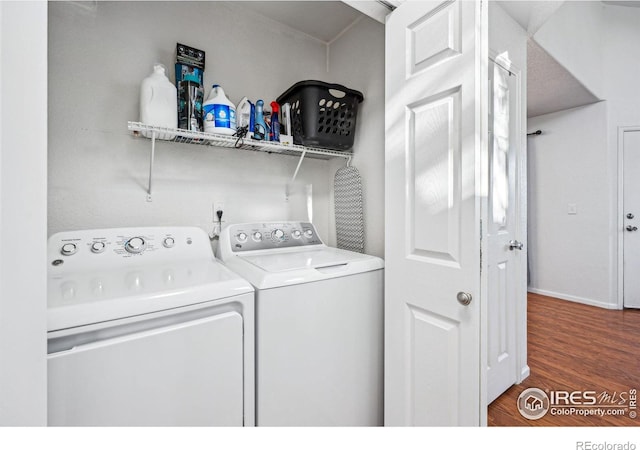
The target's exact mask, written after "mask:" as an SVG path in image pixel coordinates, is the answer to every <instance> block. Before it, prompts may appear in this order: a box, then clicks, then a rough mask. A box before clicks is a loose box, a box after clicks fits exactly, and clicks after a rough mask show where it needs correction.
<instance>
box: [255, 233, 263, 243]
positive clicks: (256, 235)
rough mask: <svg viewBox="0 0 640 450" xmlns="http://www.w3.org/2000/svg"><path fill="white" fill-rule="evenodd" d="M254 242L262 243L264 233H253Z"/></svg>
mask: <svg viewBox="0 0 640 450" xmlns="http://www.w3.org/2000/svg"><path fill="white" fill-rule="evenodd" d="M253 240H254V241H256V242H260V241H261V240H262V233H260V232H259V231H256V232H255V233H253Z"/></svg>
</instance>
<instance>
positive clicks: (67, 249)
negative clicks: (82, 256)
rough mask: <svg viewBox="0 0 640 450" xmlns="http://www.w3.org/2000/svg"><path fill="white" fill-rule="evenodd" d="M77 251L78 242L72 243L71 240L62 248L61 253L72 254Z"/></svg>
mask: <svg viewBox="0 0 640 450" xmlns="http://www.w3.org/2000/svg"><path fill="white" fill-rule="evenodd" d="M77 251H78V247H76V244H72V243H71V242H69V243H67V244H64V245H63V246H62V248H61V249H60V253H62V254H63V255H64V256H71V255H73V254H74V253H75V252H77Z"/></svg>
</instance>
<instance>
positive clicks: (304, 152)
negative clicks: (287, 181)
mask: <svg viewBox="0 0 640 450" xmlns="http://www.w3.org/2000/svg"><path fill="white" fill-rule="evenodd" d="M306 155H307V151H306V150H303V151H302V154H301V155H300V159H299V160H298V165H297V166H296V171H295V172H293V177H292V178H291V182H292V183H293V182H294V181H296V177H297V176H298V171H299V170H300V166H301V165H302V161H303V160H304V157H305V156H306Z"/></svg>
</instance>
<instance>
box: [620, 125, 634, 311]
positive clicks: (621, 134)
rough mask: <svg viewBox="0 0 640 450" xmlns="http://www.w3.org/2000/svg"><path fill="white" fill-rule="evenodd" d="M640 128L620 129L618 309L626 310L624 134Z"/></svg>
mask: <svg viewBox="0 0 640 450" xmlns="http://www.w3.org/2000/svg"><path fill="white" fill-rule="evenodd" d="M630 131H640V126H633V127H618V227H617V229H616V232H617V234H618V303H617V306H618V309H622V308H624V233H623V229H624V133H627V132H630Z"/></svg>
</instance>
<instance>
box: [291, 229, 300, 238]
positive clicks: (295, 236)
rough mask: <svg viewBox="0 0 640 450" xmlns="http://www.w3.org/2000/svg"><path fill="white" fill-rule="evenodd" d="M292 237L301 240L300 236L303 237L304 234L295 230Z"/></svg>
mask: <svg viewBox="0 0 640 450" xmlns="http://www.w3.org/2000/svg"><path fill="white" fill-rule="evenodd" d="M291 236H293V238H294V239H300V236H302V233H301V232H300V230H293V231H292V232H291Z"/></svg>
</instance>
